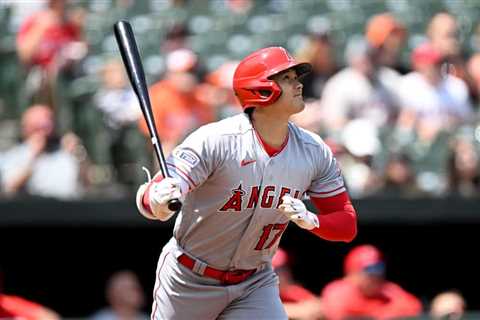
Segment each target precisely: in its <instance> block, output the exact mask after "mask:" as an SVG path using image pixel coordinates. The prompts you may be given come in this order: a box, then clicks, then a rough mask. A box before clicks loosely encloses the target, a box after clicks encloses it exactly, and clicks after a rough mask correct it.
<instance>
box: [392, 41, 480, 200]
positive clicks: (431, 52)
mask: <svg viewBox="0 0 480 320" xmlns="http://www.w3.org/2000/svg"><path fill="white" fill-rule="evenodd" d="M441 63H442V56H441V54H440V53H439V52H438V50H436V49H435V48H434V47H433V46H432V45H431V44H430V43H423V44H421V45H419V46H418V47H417V48H415V50H414V51H413V53H412V64H413V66H414V68H415V71H414V72H411V73H409V74H407V75H406V76H404V78H403V79H402V82H401V86H400V92H401V96H402V104H403V109H402V112H401V114H400V117H399V119H398V122H397V127H396V128H395V130H393V131H392V133H393V135H397V137H395V138H394V139H395V140H397V143H394V144H392V146H396V147H397V148H399V147H398V146H400V145H403V146H405V149H404V151H403V152H406V153H407V154H408V155H409V156H410V158H411V159H412V161H413V165H414V167H415V170H416V174H417V183H418V186H419V187H420V189H422V190H424V191H426V192H428V193H433V194H440V193H443V192H444V191H445V189H446V185H447V183H446V178H447V177H446V175H445V172H446V168H447V161H448V145H447V143H446V141H447V140H448V135H449V134H450V133H451V132H453V130H455V128H456V127H457V126H459V125H461V124H464V123H468V122H469V121H471V120H472V116H473V111H472V109H471V106H470V102H469V97H468V92H467V87H466V85H465V83H464V82H463V81H462V80H461V79H459V78H457V77H454V76H451V75H449V74H443V75H442V73H441V67H440V66H441ZM412 92H415V94H412ZM401 135H403V137H402V136H401Z"/></svg>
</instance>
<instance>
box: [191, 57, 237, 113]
mask: <svg viewBox="0 0 480 320" xmlns="http://www.w3.org/2000/svg"><path fill="white" fill-rule="evenodd" d="M237 65H238V61H228V62H225V63H224V64H222V65H221V66H220V67H219V68H218V69H216V70H214V71H212V72H210V73H209V74H207V76H206V77H205V80H206V81H205V82H204V83H202V84H200V85H199V86H198V88H197V90H196V91H197V92H196V97H197V98H198V99H199V100H200V101H201V102H202V103H203V104H204V105H205V106H209V107H210V108H212V112H214V113H215V118H217V119H224V118H226V117H229V116H232V115H234V114H237V113H240V112H242V108H241V107H240V104H239V102H238V99H237V98H236V97H235V94H234V92H233V90H232V83H233V73H234V72H235V69H236V67H237Z"/></svg>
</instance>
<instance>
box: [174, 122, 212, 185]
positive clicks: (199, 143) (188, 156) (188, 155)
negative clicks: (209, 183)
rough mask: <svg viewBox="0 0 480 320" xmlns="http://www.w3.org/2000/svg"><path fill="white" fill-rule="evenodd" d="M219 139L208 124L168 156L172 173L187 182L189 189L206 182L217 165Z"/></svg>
mask: <svg viewBox="0 0 480 320" xmlns="http://www.w3.org/2000/svg"><path fill="white" fill-rule="evenodd" d="M217 139H218V138H217V136H215V135H214V134H212V133H211V129H210V128H209V127H208V126H204V127H201V128H199V129H198V130H196V131H194V132H193V133H192V134H190V136H188V137H187V138H186V139H185V140H184V142H183V143H181V144H180V145H178V146H177V147H176V148H175V149H174V150H173V151H172V153H171V155H170V156H169V157H168V158H167V167H168V169H169V172H170V174H171V175H172V177H177V178H179V179H181V180H182V181H183V182H185V183H186V184H187V185H188V190H189V191H191V190H193V189H195V188H197V187H198V186H200V185H201V184H202V183H203V182H205V180H206V179H207V178H208V177H209V176H210V175H211V174H212V173H213V171H214V170H215V168H216V167H217V164H218V161H217V159H218V157H217V156H216V154H217V151H218V150H217Z"/></svg>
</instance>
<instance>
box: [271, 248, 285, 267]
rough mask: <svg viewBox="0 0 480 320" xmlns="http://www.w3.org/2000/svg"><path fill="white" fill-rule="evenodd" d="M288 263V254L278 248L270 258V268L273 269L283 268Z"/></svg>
mask: <svg viewBox="0 0 480 320" xmlns="http://www.w3.org/2000/svg"><path fill="white" fill-rule="evenodd" d="M287 263H288V254H287V253H286V252H285V250H283V249H280V248H278V249H277V252H275V255H274V256H273V258H272V266H273V268H274V269H276V268H280V267H283V266H285V265H286V264H287Z"/></svg>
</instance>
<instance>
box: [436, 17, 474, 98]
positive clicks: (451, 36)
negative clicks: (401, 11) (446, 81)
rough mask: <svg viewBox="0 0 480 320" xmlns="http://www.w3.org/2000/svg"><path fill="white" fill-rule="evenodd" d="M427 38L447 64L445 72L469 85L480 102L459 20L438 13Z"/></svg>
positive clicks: (472, 96)
mask: <svg viewBox="0 0 480 320" xmlns="http://www.w3.org/2000/svg"><path fill="white" fill-rule="evenodd" d="M427 36H428V39H429V41H430V43H431V44H432V46H433V48H434V49H435V50H437V51H438V52H439V53H440V55H441V56H442V59H443V62H445V64H444V71H446V72H448V73H449V74H452V75H454V76H456V77H459V78H460V79H462V80H463V81H464V82H465V84H466V85H467V88H468V90H469V94H470V97H471V98H472V99H474V100H478V98H479V96H478V93H477V91H476V88H475V83H474V81H473V79H472V78H471V77H470V75H469V74H468V71H467V66H466V59H465V57H464V53H463V52H462V47H461V41H460V33H459V25H458V21H457V19H456V18H455V17H454V16H453V15H451V14H450V13H448V12H440V13H437V14H436V15H435V16H433V18H432V19H431V20H430V22H429V24H428V27H427Z"/></svg>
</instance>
